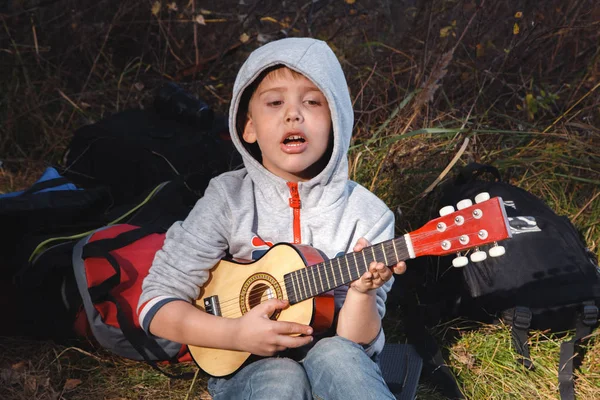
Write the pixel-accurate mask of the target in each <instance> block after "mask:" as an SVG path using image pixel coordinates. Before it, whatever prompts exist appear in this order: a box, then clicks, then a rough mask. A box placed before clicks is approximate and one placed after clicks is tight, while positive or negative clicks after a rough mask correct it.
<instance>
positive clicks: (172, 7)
mask: <svg viewBox="0 0 600 400" xmlns="http://www.w3.org/2000/svg"><path fill="white" fill-rule="evenodd" d="M167 7H169V11H179V9H178V8H177V3H175V2H172V3H169V4H167Z"/></svg>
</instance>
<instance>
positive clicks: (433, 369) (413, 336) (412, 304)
mask: <svg viewBox="0 0 600 400" xmlns="http://www.w3.org/2000/svg"><path fill="white" fill-rule="evenodd" d="M404 311H405V313H406V318H404V323H405V332H406V337H407V339H408V342H409V343H412V344H413V346H414V347H415V349H416V351H417V353H418V354H419V356H420V357H421V359H422V360H423V373H422V376H424V377H425V378H428V379H430V380H431V382H432V383H433V384H434V385H435V386H436V389H437V390H438V391H439V392H440V393H441V394H442V395H443V396H444V398H446V399H464V398H465V396H464V394H463V393H462V391H461V390H460V387H459V386H458V382H457V381H456V377H455V376H454V374H453V373H452V371H451V370H450V368H448V365H447V364H446V361H445V360H444V356H443V355H442V351H441V350H440V347H439V346H438V344H437V341H436V339H435V338H434V337H433V336H432V335H431V333H429V330H428V329H427V327H426V326H425V322H424V320H423V309H419V306H418V305H417V304H416V301H415V300H411V301H409V302H408V303H407V304H405V308H404Z"/></svg>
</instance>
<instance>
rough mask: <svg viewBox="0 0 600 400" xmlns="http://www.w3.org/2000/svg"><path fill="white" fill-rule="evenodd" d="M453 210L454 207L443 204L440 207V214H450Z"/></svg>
mask: <svg viewBox="0 0 600 400" xmlns="http://www.w3.org/2000/svg"><path fill="white" fill-rule="evenodd" d="M453 212H454V207H452V206H445V207H442V208H441V209H440V216H442V217H443V216H444V215H448V214H452V213H453Z"/></svg>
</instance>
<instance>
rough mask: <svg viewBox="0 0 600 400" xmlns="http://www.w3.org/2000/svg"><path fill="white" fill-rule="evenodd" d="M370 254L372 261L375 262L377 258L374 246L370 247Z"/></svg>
mask: <svg viewBox="0 0 600 400" xmlns="http://www.w3.org/2000/svg"><path fill="white" fill-rule="evenodd" d="M371 253H373V261H375V262H377V257H376V256H375V246H371Z"/></svg>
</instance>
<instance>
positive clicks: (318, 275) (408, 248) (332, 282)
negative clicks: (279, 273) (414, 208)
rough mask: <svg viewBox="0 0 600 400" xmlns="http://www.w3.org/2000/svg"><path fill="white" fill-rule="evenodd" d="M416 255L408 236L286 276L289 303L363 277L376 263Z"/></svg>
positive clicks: (400, 259)
mask: <svg viewBox="0 0 600 400" xmlns="http://www.w3.org/2000/svg"><path fill="white" fill-rule="evenodd" d="M408 258H414V252H413V249H412V244H411V241H410V236H409V235H408V234H406V235H404V236H401V237H399V238H396V239H392V240H388V241H385V242H382V243H379V244H376V245H374V246H370V247H366V248H364V249H363V250H361V251H358V252H355V253H348V254H345V255H343V256H340V257H336V258H332V259H331V260H327V261H323V262H321V263H318V264H315V265H311V266H309V267H307V268H301V269H299V270H296V271H293V272H290V273H288V274H285V275H284V280H285V286H286V290H287V293H288V299H289V301H290V304H296V303H299V302H301V301H303V300H306V299H309V298H312V297H315V296H318V295H320V294H323V293H326V292H328V291H330V290H333V289H335V288H337V287H339V286H342V285H345V284H348V283H350V282H352V281H355V280H357V279H358V278H360V277H361V276H362V275H363V274H364V273H365V272H367V270H368V269H369V265H370V264H371V263H372V262H373V261H377V262H382V263H384V264H385V265H387V266H392V265H395V264H397V263H398V262H400V261H403V260H406V259H408Z"/></svg>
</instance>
